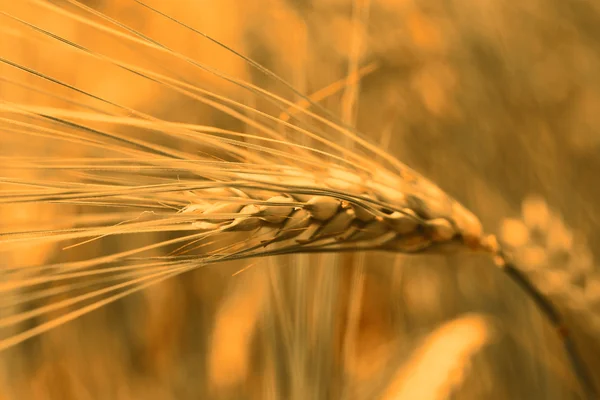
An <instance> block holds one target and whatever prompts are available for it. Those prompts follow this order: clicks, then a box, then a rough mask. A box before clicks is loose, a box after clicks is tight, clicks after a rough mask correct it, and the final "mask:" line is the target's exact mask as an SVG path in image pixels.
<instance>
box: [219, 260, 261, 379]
mask: <svg viewBox="0 0 600 400" xmlns="http://www.w3.org/2000/svg"><path fill="white" fill-rule="evenodd" d="M262 267H263V266H262V265H261V266H256V265H253V266H252V267H251V268H249V269H248V270H245V271H240V273H239V274H236V276H235V277H234V279H235V281H234V282H233V284H232V287H231V289H230V290H231V292H230V293H229V294H228V295H227V297H226V298H225V300H224V301H223V302H222V303H221V305H220V307H219V310H218V312H217V315H216V317H215V324H214V328H213V330H212V334H211V339H210V346H209V349H210V354H209V355H208V377H209V381H210V384H211V386H212V387H213V388H214V389H215V390H226V389H228V388H231V387H235V386H237V385H240V384H242V383H243V382H244V380H245V379H246V378H247V376H248V373H249V370H250V362H251V360H250V353H251V349H252V346H251V345H252V341H253V339H254V337H255V335H254V333H255V330H256V328H257V324H258V322H259V319H260V317H261V315H262V314H263V312H264V308H265V306H266V301H267V294H268V279H267V275H266V272H265V271H264V268H262Z"/></svg>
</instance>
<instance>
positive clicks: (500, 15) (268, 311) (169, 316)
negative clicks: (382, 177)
mask: <svg viewBox="0 0 600 400" xmlns="http://www.w3.org/2000/svg"><path fill="white" fill-rule="evenodd" d="M8 3H9V0H0V10H2V9H7V10H8V12H12V13H15V14H17V13H19V15H29V20H30V21H32V22H34V21H36V20H40V23H42V20H43V23H44V24H46V25H45V26H53V27H54V29H56V31H57V32H62V34H64V35H69V37H71V38H74V37H78V38H79V40H80V41H81V43H86V45H89V46H92V45H93V46H95V48H96V49H102V50H103V51H106V52H107V53H110V54H113V55H114V56H115V57H121V59H124V60H126V59H128V57H130V58H131V59H135V57H136V53H135V48H134V49H133V50H132V49H131V48H130V49H127V48H125V47H120V48H119V47H117V46H116V45H115V44H114V43H115V41H114V40H112V41H111V40H109V39H106V38H104V37H103V36H102V35H99V34H97V35H92V33H90V30H89V28H84V27H82V26H81V24H78V23H76V22H75V21H72V20H69V19H68V18H65V17H62V16H60V15H55V14H53V13H49V12H46V13H44V12H43V11H41V9H39V8H36V7H34V6H30V5H27V4H28V3H26V2H23V4H22V5H18V4H17V5H9V4H8ZM54 3H55V4H57V5H60V6H65V7H67V8H68V7H69V6H68V4H67V2H65V1H55V2H54ZM85 3H86V4H90V5H91V6H93V7H96V8H97V9H98V10H101V11H102V12H105V13H107V14H108V15H111V16H113V17H115V18H118V19H120V20H122V21H123V22H126V23H128V24H130V25H131V26H133V27H135V28H136V29H140V30H142V31H143V32H145V33H146V34H148V35H151V36H152V37H154V38H156V39H158V40H160V41H162V42H164V43H168V45H169V46H171V47H172V48H173V49H176V50H177V51H180V52H182V53H183V54H186V55H187V56H190V57H193V58H195V59H198V60H200V61H202V62H204V63H206V64H208V65H211V66H213V67H215V68H218V69H220V70H222V71H224V72H226V73H228V74H231V75H233V76H236V77H240V78H245V79H248V80H250V81H252V82H254V83H255V84H257V85H259V86H261V87H263V88H265V89H268V90H271V91H275V92H276V93H286V94H288V95H289V92H285V91H284V90H283V88H282V87H281V85H280V84H276V83H274V81H273V80H272V79H268V78H266V77H265V76H264V75H261V74H260V73H258V72H256V71H255V70H252V69H250V68H249V67H248V65H247V64H246V63H244V62H243V61H242V60H240V59H239V58H236V57H234V56H233V55H232V54H230V53H228V52H226V51H224V50H223V49H219V48H218V47H216V46H214V45H210V44H209V43H208V42H207V41H206V40H205V39H203V38H202V37H200V36H199V35H196V34H193V33H191V32H189V31H186V30H185V29H183V28H181V27H179V26H176V25H174V24H173V23H172V22H168V21H166V20H165V19H164V18H161V17H159V16H157V15H153V14H152V13H150V12H149V11H148V10H144V9H143V8H142V7H140V6H139V5H136V3H135V2H133V1H125V0H112V1H110V0H94V1H91V0H87V1H85ZM148 4H152V5H153V6H156V7H159V8H160V9H161V10H162V11H164V12H166V13H168V14H169V15H171V16H173V17H174V18H177V19H179V20H181V21H183V22H185V23H187V24H190V25H191V26H193V27H195V28H197V29H199V30H201V31H203V32H205V33H207V34H209V35H211V36H212V37H214V38H216V39H218V40H220V41H222V42H224V43H225V44H227V45H229V46H231V47H233V48H234V49H236V50H238V51H239V52H241V53H243V54H245V55H247V56H249V57H251V58H253V59H254V60H256V61H258V62H260V63H262V64H264V65H265V66H267V67H268V68H270V69H271V70H273V71H274V72H275V73H277V74H279V75H281V76H282V77H283V78H285V79H286V80H288V81H289V82H291V83H292V84H293V85H294V86H295V87H296V88H298V89H299V90H300V91H301V92H303V93H306V94H311V93H314V92H316V91H318V90H320V89H322V88H324V87H326V86H328V85H330V84H332V83H334V82H336V81H338V80H340V79H343V78H344V77H346V76H347V75H348V73H349V71H350V72H352V71H353V70H354V69H356V68H357V66H358V67H363V66H369V65H370V66H371V67H372V70H373V71H372V72H370V73H369V74H367V75H366V76H365V77H364V78H363V79H362V80H361V81H360V83H359V84H358V85H355V86H353V85H350V86H348V88H347V89H345V90H342V91H340V92H338V93H336V94H334V95H332V96H330V97H328V98H327V99H325V100H323V101H322V102H321V103H322V104H323V105H324V106H325V107H327V108H328V109H330V110H331V111H333V112H334V113H335V114H337V115H340V116H341V117H342V118H343V119H345V120H346V121H347V122H348V123H350V124H353V125H355V126H356V127H357V128H358V130H360V131H361V132H363V133H365V134H366V135H368V136H370V137H371V138H373V139H374V140H375V141H376V142H378V143H381V146H383V147H386V148H387V149H389V151H390V152H391V153H392V154H394V155H395V156H396V157H397V158H398V159H399V160H401V161H403V162H404V163H406V164H408V165H410V166H411V167H413V168H415V169H417V170H418V171H420V172H422V173H423V174H424V175H425V176H427V177H429V178H431V179H432V180H433V181H434V182H436V183H438V184H439V186H440V187H441V188H442V189H444V190H445V191H447V192H448V193H450V194H451V195H453V196H454V197H456V198H457V199H458V200H459V201H461V202H462V203H463V204H465V205H466V206H467V208H469V209H471V210H472V211H473V212H474V213H475V214H476V215H478V216H479V217H480V218H481V219H482V221H483V223H484V226H485V227H486V230H488V231H490V232H493V233H497V232H499V230H500V226H501V224H502V221H503V219H505V218H518V217H519V215H520V214H521V203H522V201H523V200H525V199H526V198H527V197H528V196H529V195H531V194H537V195H539V196H541V197H542V198H543V199H545V201H546V202H547V204H548V205H549V206H550V207H551V209H553V210H554V212H555V213H556V214H557V215H558V218H562V219H563V221H564V225H566V226H569V227H570V229H571V231H572V232H573V237H574V239H573V240H574V241H576V242H577V243H582V244H581V245H577V246H573V247H574V248H576V251H577V252H579V253H578V254H577V255H575V256H578V257H579V256H581V257H584V258H585V257H588V259H589V257H590V256H595V257H596V258H598V257H599V256H600V254H597V250H596V249H598V248H600V247H599V246H598V245H599V244H600V243H599V240H598V239H599V236H598V234H597V232H598V230H597V227H598V226H599V218H600V207H598V204H599V201H600V185H598V184H597V182H598V173H599V172H600V157H598V154H599V152H600V74H599V73H598V71H600V28H599V27H600V3H598V4H596V3H595V2H593V1H575V0H529V1H526V2H510V3H509V2H503V1H500V0H487V1H474V0H472V1H452V0H449V1H441V0H414V1H411V0H371V1H365V0H356V1H351V0H312V1H311V0H251V1H239V0H177V1H168V0H162V1H159V0H152V1H148ZM27 7H30V8H31V9H30V10H29V9H28V8H27ZM69 9H73V8H72V7H71V8H69ZM27 13H29V14H27ZM5 29H15V30H18V29H19V28H16V26H12V25H10V24H7V25H6V28H5ZM22 32H30V31H26V30H23V31H22ZM61 51H62V52H61ZM0 52H2V54H3V55H10V56H11V57H14V58H16V59H19V60H21V62H24V63H27V65H30V66H36V65H37V68H40V69H42V68H43V69H44V71H52V73H53V74H55V76H59V77H63V79H65V80H71V81H73V82H76V84H77V85H78V86H79V87H82V88H86V90H90V91H93V92H94V93H96V94H98V95H100V96H103V97H105V98H108V99H111V100H112V101H115V102H119V103H122V104H127V105H128V106H131V107H133V108H136V109H139V110H143V111H145V112H148V113H152V114H153V115H156V116H159V117H161V118H165V119H169V120H173V121H185V122H193V123H200V124H208V125H215V126H218V127H225V128H230V129H238V130H244V129H246V128H245V127H244V126H243V124H241V123H240V122H237V121H234V120H232V119H231V118H226V117H224V116H223V115H221V114H219V113H216V112H213V111H211V110H209V109H208V108H207V107H200V106H198V105H197V104H195V103H192V102H190V101H189V100H186V99H184V98H183V97H182V96H177V95H173V94H170V93H169V91H167V90H165V89H164V88H161V87H160V86H158V85H156V84H151V83H149V82H147V81H143V80H142V79H139V78H136V77H133V76H132V74H130V73H125V72H123V71H117V70H116V69H111V68H102V67H101V66H100V65H99V62H98V61H97V60H93V59H91V58H89V57H87V58H86V57H81V56H76V55H73V54H72V53H70V52H68V51H66V50H64V49H62V48H60V49H59V46H58V45H55V44H48V45H47V46H45V47H44V48H43V49H40V47H39V46H34V45H32V44H31V43H30V42H26V40H25V39H23V40H22V41H21V40H19V38H18V35H17V36H15V39H14V41H11V42H10V43H8V42H6V41H3V42H2V43H0ZM70 57H72V58H70ZM48 60H51V63H50V64H48ZM180 64H181V65H180ZM166 68H171V70H170V71H169V73H170V74H177V76H180V77H184V78H185V79H187V80H189V81H190V82H192V83H197V84H201V85H203V87H207V88H210V89H211V90H214V91H216V92H218V93H221V94H224V95H227V96H229V97H231V98H234V99H236V100H240V101H244V102H246V103H248V104H250V105H253V106H256V107H261V108H262V109H265V110H267V111H272V110H269V104H261V102H260V101H256V100H252V99H249V98H248V96H247V94H246V93H243V92H242V91H241V89H239V88H237V87H235V86H233V85H229V84H226V83H224V82H223V81H219V80H216V79H215V78H212V77H210V76H209V75H208V74H202V73H197V71H195V70H194V69H193V68H192V67H191V66H189V65H185V64H184V63H174V64H173V65H172V66H170V65H169V66H167V67H166ZM163 72H164V70H163ZM3 74H4V75H3ZM10 74H16V72H14V71H12V70H11V71H9V69H8V68H6V67H5V66H3V67H0V76H13V75H10ZM23 76H24V75H20V77H21V79H23ZM13 77H14V76H13ZM15 79H16V78H15ZM32 83H33V80H32ZM36 84H39V85H42V83H40V82H39V81H36ZM0 96H6V98H10V99H11V100H15V99H18V100H19V101H21V102H36V101H40V102H43V101H48V100H47V99H46V100H41V99H39V98H36V97H35V95H33V94H29V95H25V94H23V93H22V91H19V90H18V89H15V88H14V87H12V86H8V85H3V83H2V82H0ZM294 100H296V99H294ZM0 134H1V133H0ZM290 139H291V140H294V138H293V137H291V138H290ZM343 140H344V139H342V138H341V139H340V141H343ZM2 143H4V145H3V148H2V149H0V153H2V154H1V155H6V154H10V153H11V152H13V151H17V150H15V149H19V150H18V151H19V152H20V154H27V153H30V154H32V155H35V154H40V152H42V153H44V154H53V155H56V154H65V155H66V154H68V155H69V156H70V157H75V156H76V155H75V153H74V152H75V151H76V150H75V149H69V148H66V147H60V148H56V147H53V146H54V144H53V143H50V142H48V143H40V142H37V143H35V144H30V143H25V142H23V141H20V140H19V138H18V137H3V138H2ZM10 146H12V147H10ZM25 147H26V148H27V151H26V152H25V151H24V150H23V149H24V148H25ZM82 156H83V155H82ZM0 167H1V166H0ZM40 174H43V173H40ZM32 178H40V179H43V176H39V177H37V176H33V177H32ZM36 207H37V206H35V205H32V206H27V207H25V208H20V209H19V210H15V209H12V208H8V207H5V208H3V209H1V210H0V213H2V214H0V215H2V218H3V220H4V221H9V220H11V219H15V220H16V219H19V218H22V219H28V218H29V219H31V218H34V219H38V220H40V221H43V220H45V219H51V218H60V217H61V215H63V214H61V213H65V212H81V210H76V209H66V208H63V209H61V210H60V212H58V211H57V212H56V214H52V212H51V211H52V209H51V208H50V207H45V208H44V209H43V210H41V209H39V208H36ZM16 211H19V212H16ZM146 239H147V238H141V239H140V240H146ZM119 240H120V239H118V238H108V239H106V240H102V241H98V242H96V243H94V244H92V245H89V246H83V247H80V248H78V249H76V250H73V251H75V252H89V256H93V255H98V254H103V253H106V252H110V251H116V250H117V249H119V248H120V246H122V244H121V243H119ZM573 251H575V250H573ZM581 252H583V253H585V254H581ZM79 256H81V253H80V254H79ZM85 256H87V253H86V254H85ZM11 257H12V258H11V259H10V260H9V263H10V264H11V265H27V264H32V263H41V262H49V261H48V260H58V259H65V258H66V259H68V258H69V257H70V256H69V252H62V251H60V250H59V249H54V248H48V247H43V248H36V249H22V250H20V251H15V252H14V253H12V254H11ZM251 264H252V266H251V267H250V268H248V269H246V270H244V271H243V272H241V273H238V274H236V272H238V271H239V270H240V269H242V268H244V267H246V266H248V265H251ZM234 274H235V275H234ZM479 317H482V318H483V319H478V318H479ZM457 318H468V319H466V320H464V321H463V324H464V325H461V326H463V329H465V332H466V334H461V335H459V337H455V336H452V335H451V334H448V342H447V343H445V344H444V345H443V346H442V347H441V348H440V350H437V353H435V354H434V355H433V356H432V355H431V354H430V357H429V358H427V359H426V360H423V363H425V362H428V363H432V364H427V365H428V366H427V367H425V371H427V373H426V374H425V375H426V376H427V379H425V380H424V381H422V383H421V384H416V385H415V386H416V387H417V388H420V389H423V392H419V391H416V392H411V393H412V394H409V395H406V396H405V397H402V399H403V400H405V399H416V400H418V399H430V398H431V399H444V398H450V399H571V398H578V397H577V391H576V385H575V384H574V380H573V379H572V377H571V376H570V375H569V372H568V365H567V364H566V362H565V358H564V355H563V353H562V349H561V348H560V346H559V344H558V341H557V340H556V338H555V335H554V332H553V331H552V330H550V329H549V327H548V324H547V323H546V321H545V320H544V319H543V318H542V317H540V315H539V313H538V312H537V311H536V310H535V309H534V307H533V306H532V304H531V302H530V301H529V300H528V299H527V298H526V297H525V296H524V295H523V294H522V292H521V291H519V290H518V289H516V287H515V286H514V285H513V284H512V283H511V282H508V281H507V278H506V277H504V276H503V275H502V274H501V273H500V272H499V271H497V270H496V268H495V267H494V266H493V264H492V262H491V261H490V260H488V259H487V258H485V257H479V256H453V257H446V258H444V257H438V256H415V257H406V256H395V255H390V254H376V253H373V254H368V255H364V254H352V255H343V256H335V255H323V256H305V255H301V256H293V257H278V258H272V259H261V260H248V261H245V262H240V263H229V264H225V265H218V266H217V265H215V266H210V267H207V268H203V269H200V270H197V271H194V272H193V273H187V274H185V275H183V276H180V277H178V278H176V279H171V280H168V281H166V282H164V283H162V284H160V285H157V286H155V287H152V288H150V289H148V290H145V291H144V292H142V293H140V294H136V295H133V296H131V297H129V298H127V299H125V300H123V301H119V302H117V303H115V304H112V305H110V306H108V307H104V308H102V309H101V310H99V311H96V312H93V313H91V314H90V315H87V316H85V317H83V318H81V319H79V320H77V321H75V322H72V323H69V324H67V325H65V326H63V327H60V328H58V329H55V330H53V331H51V332H49V333H48V334H45V335H43V336H42V337H40V338H37V339H34V340H31V341H28V342H27V343H25V344H23V345H20V346H18V347H17V348H15V349H11V350H10V351H7V352H5V353H3V354H2V355H1V357H2V364H1V370H0V371H1V372H2V374H1V375H2V376H3V379H2V380H1V381H0V382H2V383H1V386H0V399H4V398H6V399H11V400H12V399H31V400H38V399H39V400H46V399H55V400H59V399H60V400H63V399H64V400H69V399H77V400H80V399H115V400H121V399H123V400H125V399H148V400H170V399H174V400H186V399H338V398H339V399H386V400H388V399H393V398H396V397H394V396H393V395H392V394H391V393H392V392H393V390H392V389H390V388H391V387H392V386H393V385H394V384H398V385H401V384H402V382H405V383H406V382H408V380H409V379H410V376H411V373H410V371H415V373H416V372H418V371H421V370H422V369H423V368H422V367H419V365H418V363H416V362H415V361H414V360H415V357H417V358H418V354H419V351H420V346H421V345H422V344H423V343H425V342H424V341H426V340H427V338H428V335H430V334H432V333H434V332H435V330H436V329H437V328H438V327H440V326H441V325H442V324H444V323H446V322H449V321H452V320H453V319H457ZM482 321H486V324H487V325H485V326H487V327H489V329H490V331H489V332H488V334H489V335H488V336H485V337H484V338H481V337H480V336H478V335H482V333H481V330H480V329H481V325H478V324H482V323H483V322H482ZM461 332H462V331H461ZM440 340H441V339H440ZM452 340H456V341H457V342H456V344H454V343H453V342H452ZM469 340H473V343H474V344H473V346H475V348H474V349H473V350H472V352H473V354H467V355H462V356H461V355H457V356H455V355H453V352H452V349H455V348H457V346H460V345H461V344H460V343H461V341H462V342H463V344H462V345H464V342H465V341H466V342H468V341H469ZM478 340H481V341H482V343H480V344H476V342H477V341H478ZM580 343H582V348H584V350H585V349H589V348H588V347H587V346H588V344H587V343H586V342H585V340H581V342H580ZM583 343H586V344H583ZM421 350H422V349H421ZM584 353H586V354H587V355H588V357H589V358H590V360H589V361H590V362H593V360H594V357H593V354H594V353H592V350H585V351H584ZM598 354H600V353H598ZM449 357H450V358H453V357H454V358H455V364H456V368H452V370H453V372H452V373H448V371H447V370H445V369H444V367H443V365H446V364H445V363H446V362H447V361H448V358H449ZM424 358H426V357H424ZM436 360H437V361H436ZM436 365H437V367H436ZM403 368H405V369H404V370H403ZM407 368H408V369H407ZM411 368H412V369H411ZM448 376H450V377H448ZM436 382H442V383H439V390H438V391H437V393H436V396H437V397H436V396H434V397H426V396H428V394H427V389H431V386H434V385H437V384H438V383H436ZM3 396H4V397H3Z"/></svg>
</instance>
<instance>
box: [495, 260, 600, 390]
mask: <svg viewBox="0 0 600 400" xmlns="http://www.w3.org/2000/svg"><path fill="white" fill-rule="evenodd" d="M496 263H497V264H498V266H499V267H500V268H502V270H503V271H504V272H505V273H506V274H507V275H508V276H509V277H510V278H511V279H512V281H513V282H515V283H516V284H517V285H519V286H520V287H521V288H522V289H523V290H524V291H525V292H526V293H527V294H528V295H529V296H530V297H531V298H532V300H533V301H534V303H535V304H536V306H537V307H538V308H539V309H540V311H541V312H542V314H544V315H545V316H546V318H548V320H549V321H550V323H551V324H552V326H553V327H554V329H555V330H556V332H557V334H558V336H559V337H560V340H561V343H562V345H563V347H564V349H565V352H566V354H567V357H568V359H569V363H570V364H571V368H572V369H573V372H574V374H575V376H576V377H577V380H578V381H579V384H580V385H581V390H582V391H583V394H584V396H585V398H586V399H590V400H592V399H598V398H599V397H598V393H597V391H596V388H595V387H594V385H593V384H592V379H591V378H590V374H589V371H588V369H587V367H586V366H585V363H584V362H583V360H582V359H581V356H580V355H579V352H578V350H577V348H576V346H575V343H574V342H573V340H572V338H571V334H570V332H569V328H568V327H567V325H566V323H565V322H564V319H563V317H562V316H561V314H560V313H559V311H558V310H557V308H556V307H555V306H554V305H553V304H552V302H551V301H550V300H549V299H548V298H547V297H546V296H544V295H543V294H542V293H541V292H540V291H539V290H538V289H536V287H535V286H534V285H533V284H532V283H531V282H530V280H529V279H528V278H527V276H525V274H524V273H523V272H521V271H520V270H519V268H518V267H517V266H516V265H515V264H514V263H512V262H511V261H509V259H508V257H507V256H506V254H504V253H503V252H499V253H498V254H497V257H496Z"/></svg>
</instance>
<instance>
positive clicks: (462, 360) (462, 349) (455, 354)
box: [379, 314, 494, 400]
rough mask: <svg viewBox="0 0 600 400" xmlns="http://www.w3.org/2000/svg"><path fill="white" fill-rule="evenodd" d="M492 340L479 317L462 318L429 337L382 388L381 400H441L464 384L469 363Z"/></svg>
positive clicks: (491, 332)
mask: <svg viewBox="0 0 600 400" xmlns="http://www.w3.org/2000/svg"><path fill="white" fill-rule="evenodd" d="M493 336H494V330H493V329H492V324H491V322H490V321H489V320H488V319H487V318H486V317H485V316H482V315H478V314H474V315H464V316H461V317H459V318H457V319H455V320H453V321H450V322H447V323H445V324H443V325H442V326H440V327H439V328H437V329H436V330H435V331H433V332H432V333H431V334H429V335H428V336H427V337H426V338H425V340H424V341H423V343H422V344H421V345H420V346H419V347H418V348H417V349H416V350H415V351H414V352H413V354H412V355H411V356H410V358H409V359H408V360H407V361H406V363H404V364H403V365H402V366H401V367H400V368H399V370H398V371H397V372H396V374H395V375H394V377H393V378H392V381H391V383H390V384H389V385H388V386H387V388H385V390H384V392H383V394H382V395H381V397H379V399H380V400H414V399H419V400H442V399H447V398H450V395H451V394H452V393H453V391H454V389H455V388H456V387H457V386H460V384H461V383H462V382H463V381H464V379H465V376H466V374H467V371H468V368H469V366H470V362H471V359H472V358H473V357H474V356H475V355H476V354H477V353H478V352H479V351H480V350H481V349H482V348H483V347H484V346H485V345H487V344H489V343H490V342H491V341H492V339H493Z"/></svg>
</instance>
